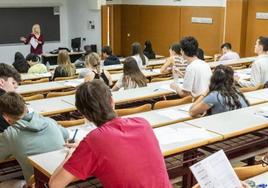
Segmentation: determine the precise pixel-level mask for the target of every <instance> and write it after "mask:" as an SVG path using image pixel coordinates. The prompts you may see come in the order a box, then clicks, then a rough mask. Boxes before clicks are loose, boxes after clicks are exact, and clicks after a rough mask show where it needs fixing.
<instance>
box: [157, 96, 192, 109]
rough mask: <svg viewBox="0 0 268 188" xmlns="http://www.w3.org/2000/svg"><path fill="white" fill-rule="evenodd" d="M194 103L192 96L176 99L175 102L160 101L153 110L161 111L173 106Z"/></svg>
mask: <svg viewBox="0 0 268 188" xmlns="http://www.w3.org/2000/svg"><path fill="white" fill-rule="evenodd" d="M191 102H192V96H187V97H184V98H181V99H175V100H164V101H159V102H156V103H155V104H154V107H153V109H154V110H156V109H161V108H167V107H171V106H178V105H182V104H187V103H191Z"/></svg>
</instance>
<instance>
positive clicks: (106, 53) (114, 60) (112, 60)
mask: <svg viewBox="0 0 268 188" xmlns="http://www.w3.org/2000/svg"><path fill="white" fill-rule="evenodd" d="M101 52H102V56H103V58H104V62H103V65H104V66H106V65H118V64H121V63H120V61H119V58H118V57H116V56H115V55H113V51H112V48H111V47H110V46H104V47H103V48H102V50H101Z"/></svg>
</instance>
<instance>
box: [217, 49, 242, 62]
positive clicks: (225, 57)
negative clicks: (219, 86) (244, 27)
mask: <svg viewBox="0 0 268 188" xmlns="http://www.w3.org/2000/svg"><path fill="white" fill-rule="evenodd" d="M233 59H240V57H239V55H238V53H236V52H233V51H230V52H226V53H225V54H223V55H222V56H221V57H220V59H219V61H225V60H233Z"/></svg>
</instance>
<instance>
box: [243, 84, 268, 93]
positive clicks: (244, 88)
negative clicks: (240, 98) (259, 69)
mask: <svg viewBox="0 0 268 188" xmlns="http://www.w3.org/2000/svg"><path fill="white" fill-rule="evenodd" d="M263 87H264V85H263V84H260V85H257V86H255V87H241V88H239V90H240V91H241V92H242V93H246V92H250V91H256V90H259V89H263Z"/></svg>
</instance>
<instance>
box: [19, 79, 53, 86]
mask: <svg viewBox="0 0 268 188" xmlns="http://www.w3.org/2000/svg"><path fill="white" fill-rule="evenodd" d="M43 82H49V78H42V79H38V80H25V81H22V82H21V83H20V84H21V85H26V84H38V83H43Z"/></svg>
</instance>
